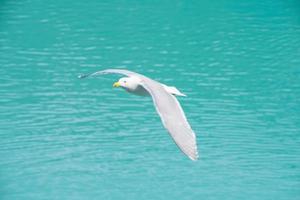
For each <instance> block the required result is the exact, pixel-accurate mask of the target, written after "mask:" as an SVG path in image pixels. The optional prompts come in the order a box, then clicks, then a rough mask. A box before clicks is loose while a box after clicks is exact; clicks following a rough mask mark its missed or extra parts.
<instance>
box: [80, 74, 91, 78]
mask: <svg viewBox="0 0 300 200" xmlns="http://www.w3.org/2000/svg"><path fill="white" fill-rule="evenodd" d="M88 76H89V75H88V74H80V75H79V76H78V78H80V79H82V78H86V77H88Z"/></svg>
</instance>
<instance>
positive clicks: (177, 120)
mask: <svg viewBox="0 0 300 200" xmlns="http://www.w3.org/2000/svg"><path fill="white" fill-rule="evenodd" d="M110 73H114V74H122V75H125V76H136V77H138V78H140V80H141V83H142V86H143V87H144V88H145V89H146V90H147V91H148V92H149V93H150V94H151V96H152V99H153V102H154V106H155V108H156V111H157V113H158V114H159V116H160V118H161V121H162V123H163V125H164V127H165V128H166V129H167V130H168V132H169V134H170V135H171V137H172V138H173V140H174V141H175V143H176V144H177V146H178V147H179V148H180V150H181V151H182V152H183V153H184V154H186V155H187V156H188V157H189V158H190V159H192V160H197V158H198V151H197V143H196V136H195V133H194V131H193V130H192V128H191V126H190V125H189V123H188V121H187V119H186V116H185V114H184V112H183V110H182V108H181V106H180V104H179V102H178V100H177V99H176V98H175V97H174V96H173V95H171V94H170V93H168V92H167V91H166V90H165V88H164V87H163V85H162V84H161V83H159V82H157V81H154V80H152V79H150V78H148V77H146V76H143V75H141V74H138V73H135V72H131V71H128V70H123V69H107V70H102V71H98V72H95V73H92V74H87V75H81V76H79V78H86V77H89V76H96V75H102V74H110Z"/></svg>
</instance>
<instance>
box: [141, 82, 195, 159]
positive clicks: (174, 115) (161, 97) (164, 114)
mask: <svg viewBox="0 0 300 200" xmlns="http://www.w3.org/2000/svg"><path fill="white" fill-rule="evenodd" d="M142 80H143V86H144V88H145V89H146V90H147V91H148V92H149V93H150V94H151V96H152V99H153V102H154V105H155V108H156V111H157V113H158V114H159V116H160V118H161V120H162V123H163V125H164V127H165V128H166V129H167V130H168V132H169V134H170V135H171V137H172V138H173V140H174V141H175V143H176V144H177V146H178V147H179V148H180V150H181V151H182V152H183V153H184V154H185V155H187V156H188V157H189V158H190V159H192V160H197V158H198V151H197V143H196V136H195V133H194V131H193V130H192V128H191V126H190V125H189V123H188V121H187V119H186V116H185V114H184V112H183V110H182V108H181V106H180V104H179V102H178V100H177V99H176V98H175V97H174V96H173V95H171V94H169V93H168V92H167V91H166V90H165V89H164V88H163V86H162V85H161V84H160V83H158V82H156V81H154V80H152V79H149V78H142Z"/></svg>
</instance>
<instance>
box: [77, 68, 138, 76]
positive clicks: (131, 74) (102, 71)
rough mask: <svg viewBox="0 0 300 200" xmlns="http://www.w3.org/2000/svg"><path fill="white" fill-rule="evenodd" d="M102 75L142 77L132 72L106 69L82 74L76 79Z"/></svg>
mask: <svg viewBox="0 0 300 200" xmlns="http://www.w3.org/2000/svg"><path fill="white" fill-rule="evenodd" d="M103 74H122V75H125V76H133V75H136V76H143V75H141V74H138V73H135V72H132V71H129V70H125V69H106V70H101V71H97V72H94V73H91V74H82V75H79V76H78V78H87V77H90V76H97V75H103Z"/></svg>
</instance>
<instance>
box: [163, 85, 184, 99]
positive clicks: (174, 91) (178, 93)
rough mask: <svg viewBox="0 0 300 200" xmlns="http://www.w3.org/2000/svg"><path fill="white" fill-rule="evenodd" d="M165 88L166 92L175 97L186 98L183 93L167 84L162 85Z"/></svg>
mask: <svg viewBox="0 0 300 200" xmlns="http://www.w3.org/2000/svg"><path fill="white" fill-rule="evenodd" d="M162 85H163V86H164V88H165V90H166V91H167V92H168V93H170V94H173V95H177V96H183V97H186V95H185V94H183V93H181V92H180V91H179V90H178V89H177V88H176V87H174V86H167V85H165V84H162Z"/></svg>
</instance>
